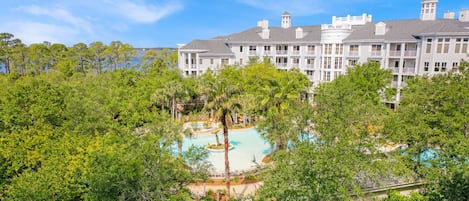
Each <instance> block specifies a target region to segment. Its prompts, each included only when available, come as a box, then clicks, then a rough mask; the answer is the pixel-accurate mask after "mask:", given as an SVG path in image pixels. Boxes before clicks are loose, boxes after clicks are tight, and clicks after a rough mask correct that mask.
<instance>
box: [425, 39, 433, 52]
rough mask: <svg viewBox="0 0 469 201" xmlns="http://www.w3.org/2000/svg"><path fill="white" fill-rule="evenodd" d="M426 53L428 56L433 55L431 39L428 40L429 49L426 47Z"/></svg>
mask: <svg viewBox="0 0 469 201" xmlns="http://www.w3.org/2000/svg"><path fill="white" fill-rule="evenodd" d="M425 52H426V53H427V54H430V53H432V39H431V38H429V39H427V47H426V50H425Z"/></svg>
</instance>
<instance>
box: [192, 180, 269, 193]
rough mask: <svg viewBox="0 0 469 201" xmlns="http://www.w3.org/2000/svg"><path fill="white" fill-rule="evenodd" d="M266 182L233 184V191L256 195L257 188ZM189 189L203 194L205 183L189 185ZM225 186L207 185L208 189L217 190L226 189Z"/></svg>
mask: <svg viewBox="0 0 469 201" xmlns="http://www.w3.org/2000/svg"><path fill="white" fill-rule="evenodd" d="M263 184H264V182H257V183H252V184H241V185H231V193H232V194H233V195H235V194H236V195H254V194H255V193H256V191H257V189H258V188H259V187H260V186H262V185H263ZM188 187H189V189H190V190H191V192H192V193H194V194H198V195H203V191H204V190H203V185H193V184H191V185H189V186H188ZM224 189H225V186H213V185H207V186H206V191H208V190H212V191H214V192H216V191H217V190H224Z"/></svg>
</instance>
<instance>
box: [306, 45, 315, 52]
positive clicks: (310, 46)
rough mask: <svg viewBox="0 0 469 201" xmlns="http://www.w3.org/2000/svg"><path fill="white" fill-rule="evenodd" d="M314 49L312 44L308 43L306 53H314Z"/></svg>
mask: <svg viewBox="0 0 469 201" xmlns="http://www.w3.org/2000/svg"><path fill="white" fill-rule="evenodd" d="M314 49H315V46H314V45H308V54H314Z"/></svg>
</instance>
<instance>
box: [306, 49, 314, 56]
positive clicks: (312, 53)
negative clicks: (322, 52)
mask: <svg viewBox="0 0 469 201" xmlns="http://www.w3.org/2000/svg"><path fill="white" fill-rule="evenodd" d="M306 54H308V55H316V53H315V52H314V51H312V50H308V52H306Z"/></svg>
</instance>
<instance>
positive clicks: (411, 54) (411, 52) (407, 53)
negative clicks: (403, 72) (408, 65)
mask: <svg viewBox="0 0 469 201" xmlns="http://www.w3.org/2000/svg"><path fill="white" fill-rule="evenodd" d="M404 56H406V57H415V56H417V50H407V51H405V52H404Z"/></svg>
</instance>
